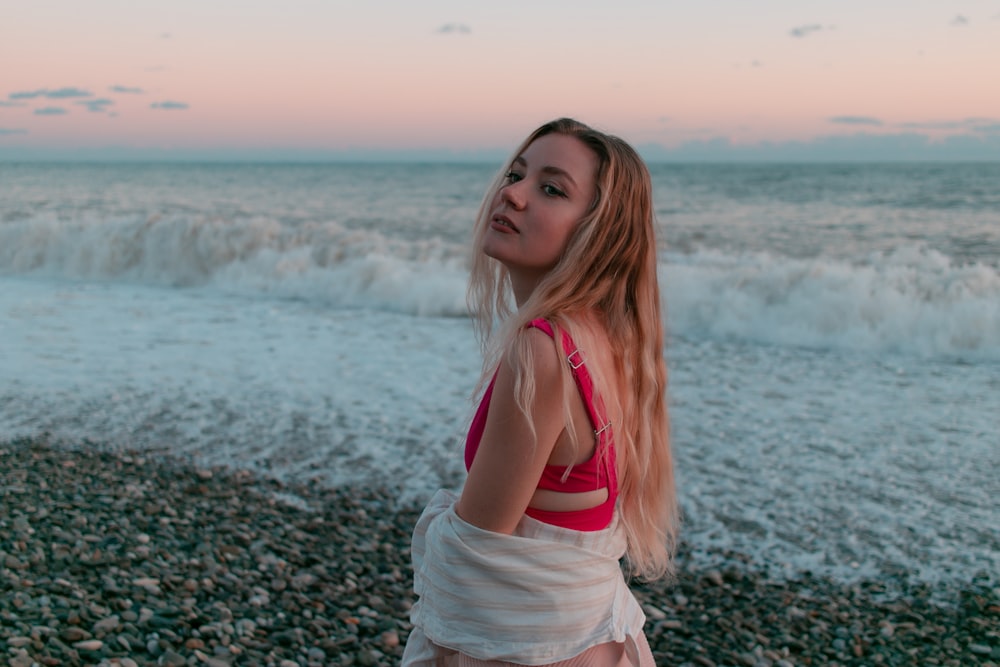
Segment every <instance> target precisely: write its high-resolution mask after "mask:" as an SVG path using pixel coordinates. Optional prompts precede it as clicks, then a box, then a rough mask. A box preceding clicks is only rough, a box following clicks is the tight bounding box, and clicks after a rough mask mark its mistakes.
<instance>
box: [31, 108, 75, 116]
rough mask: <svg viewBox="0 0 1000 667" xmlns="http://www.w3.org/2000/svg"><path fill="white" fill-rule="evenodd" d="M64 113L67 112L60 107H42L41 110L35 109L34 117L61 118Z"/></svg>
mask: <svg viewBox="0 0 1000 667" xmlns="http://www.w3.org/2000/svg"><path fill="white" fill-rule="evenodd" d="M66 113H69V112H68V111H66V110H65V109H63V108H62V107H42V108H41V109H35V115H36V116H62V115H63V114H66Z"/></svg>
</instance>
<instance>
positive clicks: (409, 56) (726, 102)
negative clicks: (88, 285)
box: [0, 0, 1000, 161]
mask: <svg viewBox="0 0 1000 667" xmlns="http://www.w3.org/2000/svg"><path fill="white" fill-rule="evenodd" d="M0 16H2V17H3V18H2V21H0V161H11V160H14V161H16V160H22V159H115V160H116V159H125V160H129V159H154V160H158V159H166V160H169V159H207V160H228V159H237V160H243V159H246V160H269V159H274V160H299V159H301V160H353V159H363V160H382V159H385V160H452V159H454V160H472V159H481V158H482V159H492V158H494V157H496V156H504V155H506V154H507V152H508V151H509V150H510V149H512V148H513V147H514V146H515V145H516V144H517V142H518V141H519V140H520V139H521V138H522V137H523V136H524V135H526V134H527V133H528V132H530V131H531V130H532V129H534V128H535V127H536V126H538V125H539V124H540V123H542V122H544V121H546V120H549V119H551V118H555V117H559V116H572V117H575V118H578V119H579V120H582V121H584V122H587V123H589V124H591V125H594V126H595V127H598V128H600V129H603V130H606V131H609V132H613V133H615V134H618V135H620V136H622V137H623V138H625V139H626V140H628V141H630V142H631V143H633V144H634V145H636V146H637V147H638V148H639V149H640V152H642V153H643V154H644V155H645V156H646V157H647V159H650V160H667V161H670V160H678V161H688V160H692V161H698V160H722V161H731V160H819V161H824V160H1000V0H958V1H955V2H942V1H941V0H905V1H904V0H864V1H861V0H838V1H830V2H826V1H821V0H755V1H754V2H747V1H746V0H703V1H702V2H679V1H678V2H666V1H657V0H615V1H613V2H611V1H601V0H593V1H592V2H587V1H584V0H549V1H547V0H508V1H507V2H502V3H485V2H472V1H471V0H465V1H458V0H423V1H422V2H409V1H403V0H396V1H390V0H366V1H364V2H362V1H361V0H356V1H354V2H346V1H340V0H270V1H266V2H265V1H263V0H171V1H170V2H166V1H157V0H86V1H85V2H81V1H80V0H32V1H31V2H24V1H23V0H0Z"/></svg>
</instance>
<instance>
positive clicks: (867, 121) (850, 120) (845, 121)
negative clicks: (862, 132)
mask: <svg viewBox="0 0 1000 667" xmlns="http://www.w3.org/2000/svg"><path fill="white" fill-rule="evenodd" d="M827 120H829V121H830V122H831V123H839V124H841V125H873V126H875V127H878V126H880V125H882V121H881V120H879V119H878V118H872V117H871V116H833V117H832V118H828V119H827Z"/></svg>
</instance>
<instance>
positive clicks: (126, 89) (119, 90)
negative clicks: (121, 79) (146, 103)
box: [108, 86, 146, 95]
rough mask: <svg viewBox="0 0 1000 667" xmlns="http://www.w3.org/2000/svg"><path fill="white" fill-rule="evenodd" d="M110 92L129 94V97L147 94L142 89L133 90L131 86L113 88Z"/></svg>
mask: <svg viewBox="0 0 1000 667" xmlns="http://www.w3.org/2000/svg"><path fill="white" fill-rule="evenodd" d="M108 90H110V91H111V92H112V93H127V94H129V95H142V94H144V93H145V92H146V91H144V90H143V89H142V88H133V87H131V86H111V87H110V88H109V89H108Z"/></svg>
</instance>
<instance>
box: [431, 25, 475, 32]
mask: <svg viewBox="0 0 1000 667" xmlns="http://www.w3.org/2000/svg"><path fill="white" fill-rule="evenodd" d="M434 32H436V33H437V34H439V35H468V34H470V33H471V32H472V28H470V27H469V26H467V25H465V24H464V23H445V24H444V25H443V26H440V27H439V28H438V29H437V30H435V31H434Z"/></svg>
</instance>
